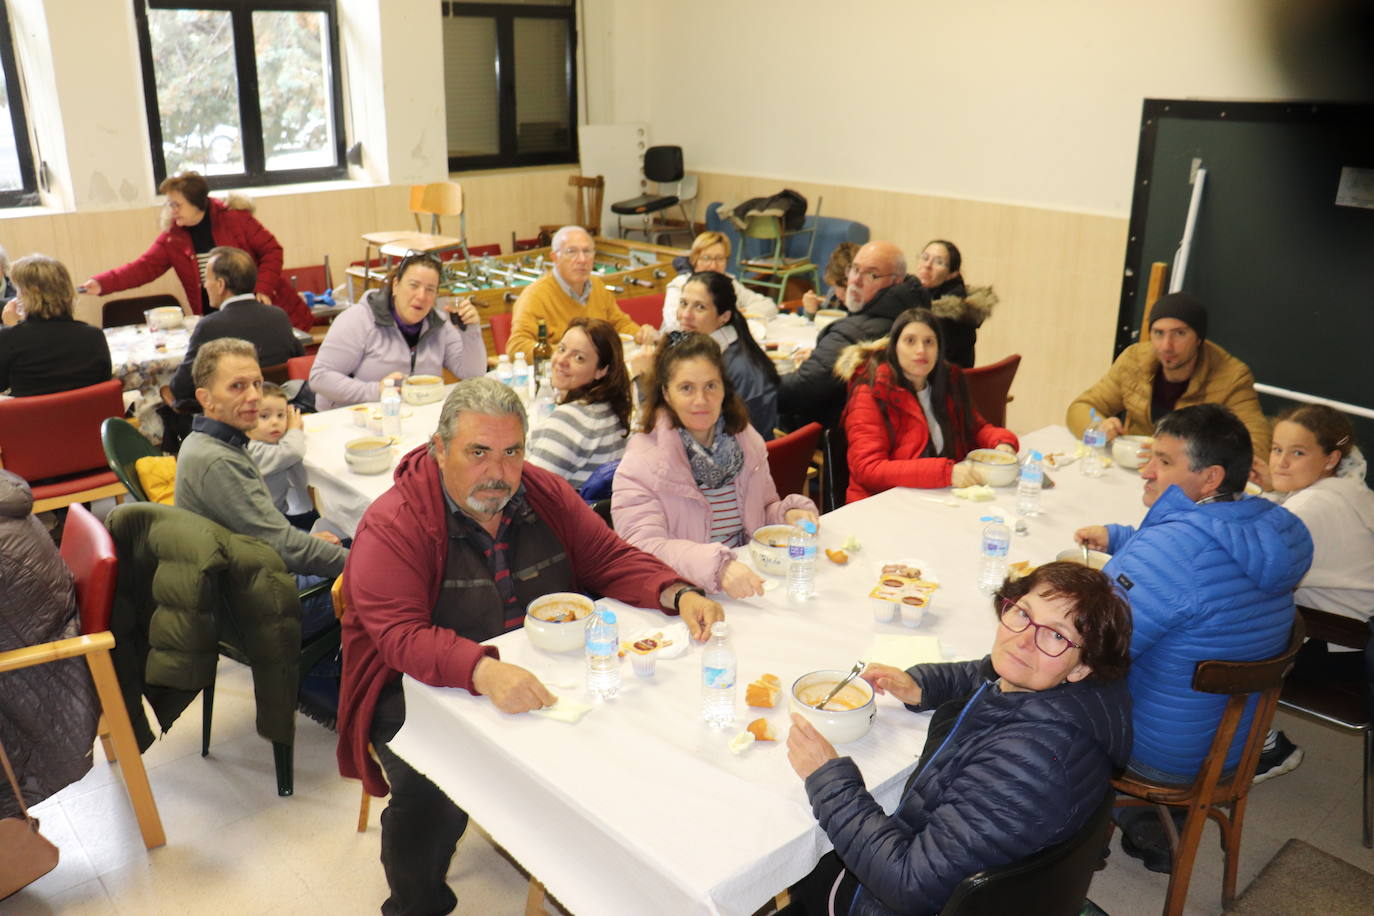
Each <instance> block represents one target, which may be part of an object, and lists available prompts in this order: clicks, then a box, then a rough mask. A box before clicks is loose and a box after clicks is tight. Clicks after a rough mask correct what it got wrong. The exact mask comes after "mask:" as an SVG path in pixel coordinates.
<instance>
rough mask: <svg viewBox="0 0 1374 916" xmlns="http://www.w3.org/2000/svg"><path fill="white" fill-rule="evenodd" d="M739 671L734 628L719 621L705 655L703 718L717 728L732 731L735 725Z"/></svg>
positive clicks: (702, 658) (713, 629)
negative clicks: (736, 686)
mask: <svg viewBox="0 0 1374 916" xmlns="http://www.w3.org/2000/svg"><path fill="white" fill-rule="evenodd" d="M735 668H736V664H735V650H734V648H733V647H731V645H730V627H729V625H727V624H726V622H725V621H724V620H717V621H716V622H715V623H713V624H711V641H710V643H708V644H707V646H706V651H705V652H703V653H702V655H701V717H702V718H703V719H705V720H706V722H707V723H708V724H709V725H711V726H713V727H715V728H729V727H730V725H731V724H733V723H734V721H735Z"/></svg>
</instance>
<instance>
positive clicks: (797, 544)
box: [787, 519, 816, 601]
mask: <svg viewBox="0 0 1374 916" xmlns="http://www.w3.org/2000/svg"><path fill="white" fill-rule="evenodd" d="M787 559H788V561H789V562H788V564H787V597H788V598H790V599H792V600H793V601H805V600H806V599H808V598H810V597H811V596H812V595H814V594H815V593H816V523H815V522H813V521H811V520H810V519H806V520H805V521H803V522H802V523H801V524H800V525H795V526H793V528H792V533H791V534H790V535H788V536H787Z"/></svg>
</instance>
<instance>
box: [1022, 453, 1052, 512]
mask: <svg viewBox="0 0 1374 916" xmlns="http://www.w3.org/2000/svg"><path fill="white" fill-rule="evenodd" d="M1044 485H1045V464H1044V458H1043V456H1042V455H1041V454H1040V453H1039V452H1037V451H1035V450H1034V449H1032V450H1031V453H1030V454H1029V455H1027V456H1026V461H1025V463H1024V464H1022V465H1021V479H1020V480H1018V481H1017V483H1016V514H1017V515H1039V514H1040V488H1041V487H1043V486H1044Z"/></svg>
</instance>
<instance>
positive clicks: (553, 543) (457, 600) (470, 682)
mask: <svg viewBox="0 0 1374 916" xmlns="http://www.w3.org/2000/svg"><path fill="white" fill-rule="evenodd" d="M525 423H526V420H525V411H524V408H523V407H522V406H521V404H520V400H519V398H518V397H517V396H516V394H515V392H514V391H512V390H511V389H510V388H508V387H507V386H505V385H502V384H500V383H499V382H496V381H494V380H492V379H487V378H476V379H469V380H467V381H463V382H460V383H459V384H458V385H457V386H456V387H455V388H454V390H453V391H452V392H451V393H450V394H449V396H448V399H447V401H445V403H444V408H443V411H442V413H441V415H440V417H439V428H438V429H437V430H436V431H435V433H434V436H433V437H432V438H431V441H430V443H429V444H428V446H426V447H423V448H417V449H415V450H414V451H412V452H410V453H409V454H407V455H406V456H405V457H404V458H402V459H401V462H400V464H399V466H398V467H397V468H396V473H395V485H394V486H393V487H392V488H391V489H390V490H388V491H387V492H386V493H384V494H382V496H381V497H379V498H378V499H377V501H376V502H374V503H373V504H372V506H371V507H370V508H369V509H368V510H367V513H366V514H365V515H364V516H363V519H362V522H361V523H360V524H359V525H358V531H357V535H356V536H355V537H354V540H353V548H352V550H351V551H350V553H349V558H348V565H347V566H346V567H345V570H344V583H345V586H344V597H345V606H346V607H347V608H348V613H347V615H346V616H345V618H344V621H343V654H344V667H343V682H342V685H341V695H340V698H339V749H338V759H339V772H341V773H342V774H343V775H344V776H348V777H352V778H357V779H361V780H362V781H363V785H364V787H365V788H366V789H367V791H368V792H370V793H371V794H373V795H375V796H378V797H381V796H383V795H385V794H386V792H387V783H390V787H391V800H390V802H389V803H388V805H387V808H386V810H385V811H384V812H382V866H383V868H384V869H385V870H386V877H387V884H388V885H389V887H390V890H391V897H390V898H389V899H388V900H387V901H386V902H385V903H384V904H383V905H382V912H383V913H386V914H421V913H423V914H434V913H447V912H450V911H451V910H452V909H453V908H454V906H456V904H457V898H456V897H455V896H454V894H453V891H452V890H451V889H450V888H449V886H448V883H447V881H446V877H445V876H446V875H447V873H448V866H449V862H450V860H451V859H452V858H453V852H454V849H455V847H456V846H457V843H458V839H459V838H460V837H461V836H462V835H463V831H464V830H465V829H466V827H467V821H468V817H467V814H466V813H464V812H463V811H462V809H460V808H459V807H458V806H457V805H455V804H454V803H453V802H452V801H451V800H450V799H449V798H448V796H447V795H445V794H444V793H443V791H442V790H440V789H439V788H438V787H437V786H435V785H434V783H433V782H431V781H430V780H429V779H427V778H426V777H425V776H424V775H422V774H421V773H419V772H417V771H416V770H414V769H413V768H412V767H410V766H409V765H408V764H407V763H406V762H405V761H403V760H401V759H400V758H399V757H398V756H396V755H395V754H394V753H392V752H391V750H390V748H389V747H388V746H387V743H388V742H389V741H390V740H391V739H392V738H394V737H395V735H396V733H397V732H398V731H399V730H400V727H401V725H402V723H403V722H404V721H405V699H404V696H403V694H402V691H401V675H402V674H408V675H410V676H411V677H413V678H415V679H417V680H419V681H421V682H423V683H426V684H434V685H439V686H445V687H462V688H464V689H466V690H468V691H470V692H472V693H474V694H479V695H484V696H488V697H490V698H491V701H492V702H493V703H495V704H496V706H497V708H498V709H501V710H502V711H504V712H509V713H521V712H528V711H529V710H531V709H538V708H540V707H542V706H547V705H550V704H552V703H554V702H555V700H556V698H555V697H554V696H553V695H552V694H551V693H550V692H549V691H548V689H547V688H545V686H544V685H543V684H541V683H540V682H539V679H538V678H537V677H535V676H534V675H533V674H532V673H530V672H529V671H527V670H525V669H524V668H521V667H519V666H518V665H512V664H509V663H506V662H503V661H501V660H500V654H499V652H498V651H497V650H496V649H495V648H494V647H492V646H483V645H479V643H481V642H482V641H484V640H488V639H491V638H493V637H495V636H499V635H500V634H502V633H505V632H507V631H509V630H512V629H515V628H516V627H519V626H520V625H521V624H522V622H523V620H524V614H525V606H526V605H527V604H528V603H529V602H530V601H531V600H532V599H534V598H537V597H539V596H540V595H545V594H548V593H550V592H587V593H595V594H602V595H608V596H610V597H612V598H615V599H617V600H620V601H624V602H625V603H626V604H631V605H636V606H638V607H654V608H660V609H663V610H664V611H665V612H666V613H680V614H681V616H682V618H683V620H684V622H685V623H686V624H687V626H688V629H689V630H690V631H691V633H692V636H693V638H695V639H698V640H701V639H704V638H705V637H706V634H707V633H708V632H709V631H710V626H711V624H712V623H713V622H714V621H716V620H720V619H722V617H723V613H722V610H721V607H720V605H719V604H718V603H716V602H715V601H712V600H710V599H708V598H706V597H705V595H704V594H703V593H702V591H701V590H700V589H698V588H696V587H695V586H692V585H690V584H688V583H686V582H683V581H682V580H681V579H679V578H678V576H677V574H676V573H675V572H673V570H672V569H670V568H669V567H668V566H666V565H664V564H663V563H662V562H660V561H659V560H657V559H655V558H654V557H652V556H650V555H649V554H647V553H644V552H642V551H639V550H636V549H635V548H633V547H631V546H630V545H628V544H626V543H625V542H624V541H622V540H621V539H620V538H619V537H617V536H616V535H615V533H614V532H613V531H611V530H610V529H609V528H608V527H606V524H605V523H604V522H603V521H602V520H601V518H600V517H599V516H598V515H597V514H596V513H595V512H593V511H592V510H591V509H590V508H589V507H588V506H587V505H586V503H584V502H583V501H582V500H581V498H580V497H579V496H578V495H577V494H576V493H575V492H574V491H573V489H572V488H571V487H570V486H568V484H567V483H566V482H565V481H564V480H563V479H562V478H560V477H558V476H556V475H554V474H551V473H549V472H548V471H544V470H541V469H539V468H536V467H534V466H533V465H527V464H525V460H524V457H525V456H524V449H525V432H526V430H525ZM369 742H371V743H372V745H373V747H374V749H375V750H376V752H377V757H378V759H379V760H380V761H381V767H378V765H377V762H376V761H374V760H373V759H372V757H371V755H369V754H368V752H367V745H368V743H369ZM383 768H384V769H385V778H384V777H383V772H382V769H383Z"/></svg>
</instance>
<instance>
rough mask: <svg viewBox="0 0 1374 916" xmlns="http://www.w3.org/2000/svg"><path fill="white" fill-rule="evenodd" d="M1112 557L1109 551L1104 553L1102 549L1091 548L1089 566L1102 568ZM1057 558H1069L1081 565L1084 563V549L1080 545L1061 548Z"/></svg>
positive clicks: (1068, 559) (1069, 560)
mask: <svg viewBox="0 0 1374 916" xmlns="http://www.w3.org/2000/svg"><path fill="white" fill-rule="evenodd" d="M1111 558H1112V555H1111V554H1109V553H1103V552H1102V551H1100V550H1089V551H1088V566H1089V567H1091V568H1092V569H1101V568H1102V567H1104V566H1106V565H1107V561H1108V560H1110V559H1111ZM1055 559H1056V560H1067V561H1068V562H1070V563H1078V564H1080V565H1081V564H1082V563H1083V550H1082V548H1079V547H1073V548H1071V549H1069V550H1061V551H1059V553H1058V555H1057V556H1055Z"/></svg>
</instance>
